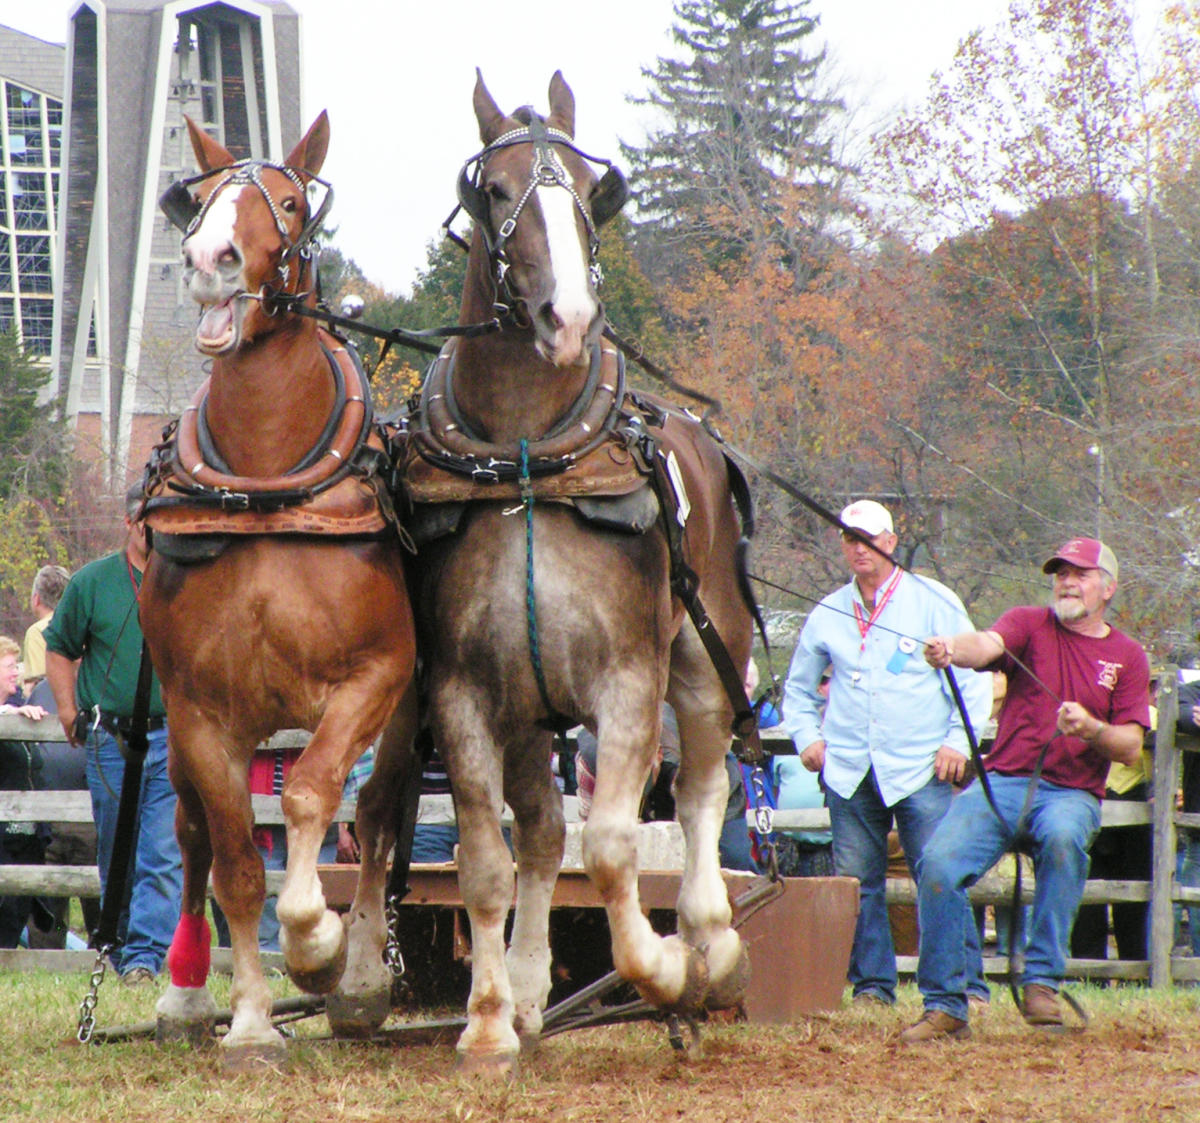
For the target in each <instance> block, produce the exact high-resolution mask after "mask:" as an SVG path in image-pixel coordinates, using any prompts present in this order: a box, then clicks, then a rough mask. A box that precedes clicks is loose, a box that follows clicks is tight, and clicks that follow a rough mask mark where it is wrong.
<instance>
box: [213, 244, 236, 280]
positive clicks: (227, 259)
mask: <svg viewBox="0 0 1200 1123" xmlns="http://www.w3.org/2000/svg"><path fill="white" fill-rule="evenodd" d="M217 265H218V267H219V268H220V269H221V271H222V272H224V273H236V272H238V271H239V270H240V269H241V268H242V255H241V254H240V253H239V252H238V248H237V246H232V245H230V246H226V247H225V249H224V250H222V251H221V254H220V256H218V258H217Z"/></svg>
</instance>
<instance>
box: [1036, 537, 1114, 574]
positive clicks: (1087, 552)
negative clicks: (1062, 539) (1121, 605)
mask: <svg viewBox="0 0 1200 1123" xmlns="http://www.w3.org/2000/svg"><path fill="white" fill-rule="evenodd" d="M1062 562H1067V563H1068V564H1070V565H1077V566H1079V568H1080V569H1102V570H1104V572H1105V573H1107V574H1108V575H1109V576H1110V577H1111V578H1112V579H1113V580H1114V581H1115V580H1116V579H1117V555H1116V554H1114V553H1113V552H1112V550H1110V549H1109V548H1108V547H1107V546H1106V545H1105V544H1104V543H1103V542H1101V541H1099V540H1098V539H1096V538H1072V539H1071V541H1070V542H1068V543H1067V544H1066V545H1065V546H1062V547H1060V548H1059V549H1058V550H1057V551H1056V552H1055V554H1054V556H1053V557H1052V558H1050V559H1049V561H1047V562H1046V564H1045V565H1044V566H1042V572H1043V573H1054V572H1056V571H1057V570H1058V567H1059V565H1060V564H1061V563H1062Z"/></svg>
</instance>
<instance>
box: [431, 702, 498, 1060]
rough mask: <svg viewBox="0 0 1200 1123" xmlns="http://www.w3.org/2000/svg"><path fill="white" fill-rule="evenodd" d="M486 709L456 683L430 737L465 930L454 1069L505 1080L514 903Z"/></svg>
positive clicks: (439, 707) (438, 706)
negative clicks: (444, 795)
mask: <svg viewBox="0 0 1200 1123" xmlns="http://www.w3.org/2000/svg"><path fill="white" fill-rule="evenodd" d="M486 709H487V704H486V702H481V701H479V700H477V699H476V698H475V696H474V695H473V694H472V692H471V691H470V690H469V688H467V687H465V686H462V685H461V684H460V683H459V682H458V681H457V680H456V681H453V682H447V681H443V682H442V683H441V684H439V686H437V687H435V692H434V697H433V710H432V712H433V715H434V724H433V733H434V741H435V744H436V745H437V746H438V750H439V752H440V753H441V754H442V759H443V760H444V761H445V763H446V771H447V774H448V775H449V777H450V786H451V788H452V789H453V791H454V811H455V815H456V817H457V819H458V834H459V846H458V890H459V894H460V896H461V897H462V900H463V905H464V906H465V907H466V910H467V917H468V919H469V920H470V924H471V993H470V995H469V996H468V998H467V1027H466V1029H464V1030H463V1032H462V1034H461V1035H460V1036H459V1039H458V1044H457V1050H458V1060H459V1067H460V1068H461V1069H463V1070H464V1071H467V1072H479V1073H481V1074H485V1075H492V1074H494V1075H505V1074H508V1073H511V1072H512V1071H513V1069H514V1068H515V1066H516V1062H517V1057H518V1054H519V1053H520V1040H519V1039H518V1037H517V1034H516V1031H515V1029H514V1028H513V994H512V986H511V983H510V981H509V977H508V968H507V964H506V962H505V954H504V925H505V921H506V920H507V919H508V911H509V909H510V908H511V907H512V902H513V881H514V878H513V861H512V854H510V853H509V849H508V845H507V844H506V843H505V841H504V835H503V833H502V831H501V829H500V813H501V811H502V809H503V800H502V799H501V792H502V790H503V775H502V767H501V752H500V748H499V746H498V745H497V743H496V740H495V737H494V736H493V735H492V732H491V730H490V728H489V726H488V723H487V720H486V718H485V711H486Z"/></svg>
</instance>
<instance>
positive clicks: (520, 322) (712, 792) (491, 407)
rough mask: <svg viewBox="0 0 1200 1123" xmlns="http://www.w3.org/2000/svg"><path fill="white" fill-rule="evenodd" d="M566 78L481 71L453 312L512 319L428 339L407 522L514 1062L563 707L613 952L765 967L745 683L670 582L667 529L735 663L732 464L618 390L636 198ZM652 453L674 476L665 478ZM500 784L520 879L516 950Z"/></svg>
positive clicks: (464, 181)
mask: <svg viewBox="0 0 1200 1123" xmlns="http://www.w3.org/2000/svg"><path fill="white" fill-rule="evenodd" d="M549 96H550V109H551V112H550V115H549V117H548V118H545V119H542V118H541V117H539V116H537V115H536V114H534V113H533V112H532V111H531V110H528V109H525V110H518V111H517V113H516V114H515V115H514V116H507V115H505V114H504V113H503V112H501V111H500V110H499V109H498V108H497V107H496V104H495V102H494V101H493V99H492V97H491V95H490V94H489V93H488V91H487V89H486V87H485V86H484V84H483V80H482V77H479V79H478V81H477V84H476V87H475V94H474V106H475V115H476V118H477V120H478V123H479V130H480V136H481V138H482V140H483V143H484V148H483V150H482V151H481V152H480V153H479V154H478V155H477V156H475V157H473V158H472V159H471V160H470V161H468V163H467V165H466V166H465V167H464V169H463V173H462V175H461V177H460V180H459V198H460V201H461V203H462V205H463V207H464V208H465V209H467V210H468V212H470V213H471V214H472V216H473V218H474V220H475V229H474V234H473V240H472V242H471V247H470V257H469V261H468V265H467V278H466V287H465V293H464V297H463V302H462V317H461V318H462V321H463V322H464V323H475V322H479V321H483V320H487V319H489V318H490V317H492V316H493V315H494V311H493V309H494V307H495V306H496V305H497V304H500V305H501V306H502V308H507V311H506V312H504V314H503V317H502V318H503V320H504V322H505V324H506V327H505V329H504V330H503V331H501V332H499V333H498V334H493V335H484V336H478V337H467V338H463V339H461V340H459V341H458V342H457V343H455V344H453V345H451V346H449V347H448V348H447V349H446V350H444V351H443V353H442V355H441V356H440V357H439V359H438V360H437V361H436V362H435V364H434V367H433V368H432V370H431V372H430V375H429V377H428V378H427V380H426V384H425V389H424V396H423V402H422V406H421V410H420V412H419V414H418V415H417V416H416V417H415V418H414V420H413V432H412V436H411V439H410V456H409V460H408V472H409V474H408V478H407V482H406V487H407V489H408V493H409V498H410V500H411V501H412V502H413V504H414V533H415V534H416V535H417V537H418V541H419V542H426V543H427V544H425V545H423V546H422V548H421V551H420V556H419V559H418V584H417V588H419V595H418V596H416V597H415V603H416V604H417V605H418V607H419V612H418V627H419V629H420V635H421V639H422V642H425V641H426V640H427V641H428V644H429V647H428V653H429V660H430V698H429V701H430V707H431V724H432V728H433V733H434V738H435V741H436V744H437V745H438V746H439V747H440V749H441V751H442V753H443V754H444V759H445V762H446V767H447V770H448V772H449V775H450V779H451V783H452V787H453V789H454V801H455V809H456V812H457V816H458V825H459V831H460V837H461V847H460V859H459V886H460V891H461V893H462V898H463V901H464V903H465V905H466V907H467V911H468V913H469V916H470V922H471V939H472V985H471V994H470V998H469V1003H468V1023H467V1027H466V1029H465V1030H464V1032H463V1034H462V1036H461V1038H460V1039H459V1042H458V1050H459V1057H460V1060H461V1061H462V1062H463V1063H464V1064H465V1065H467V1066H468V1067H481V1068H485V1069H496V1070H500V1071H504V1070H507V1069H509V1068H511V1066H512V1065H513V1063H514V1062H515V1058H516V1056H517V1053H518V1050H519V1047H520V1045H521V1044H522V1043H526V1044H528V1043H530V1042H531V1041H533V1040H536V1038H537V1037H538V1035H539V1033H540V1031H541V1027H542V1010H543V1008H544V1006H545V1003H546V999H547V996H548V993H549V989H550V951H549V945H548V938H547V933H548V916H549V909H550V901H551V895H552V892H553V887H554V882H555V878H556V877H557V874H558V869H559V866H560V864H561V860H562V854H563V845H564V834H565V831H564V820H563V810H562V800H561V797H560V796H559V794H558V791H557V789H556V788H555V785H554V782H553V779H552V777H551V774H550V768H549V758H550V733H549V732H548V731H547V728H546V726H547V725H548V724H551V725H554V724H557V725H558V726H559V727H563V726H567V725H570V724H572V723H575V722H580V723H582V724H583V725H585V726H586V727H588V728H589V729H591V730H593V731H594V732H595V733H596V735H597V738H598V742H599V750H598V751H599V764H598V773H597V777H596V789H595V798H594V802H593V805H592V809H591V814H590V817H589V818H588V821H587V824H586V827H585V829H584V834H583V855H584V863H585V865H586V868H587V872H588V874H589V875H590V877H591V879H592V881H593V882H594V883H595V884H596V886H597V887H598V889H599V891H600V893H601V895H602V897H603V900H604V903H605V907H606V909H607V914H608V920H609V925H610V929H611V932H612V946H613V961H614V963H615V966H616V968H617V970H618V971H619V972H620V974H621V975H622V976H623V977H624V978H625V979H627V980H629V981H630V982H632V983H633V984H634V985H635V986H636V987H637V989H638V991H639V992H640V993H641V994H642V996H643V997H645V998H647V999H648V1000H650V1001H651V1002H652V1003H654V1004H655V1005H656V1006H658V1007H660V1008H663V1009H669V1010H679V1011H694V1010H697V1009H699V1008H700V1007H702V1006H706V1005H707V1006H709V1007H717V1006H727V1005H730V1004H733V1003H735V1002H737V1001H738V1000H739V998H740V996H741V993H742V991H743V989H744V986H745V983H746V979H747V961H746V955H745V951H744V949H743V947H742V945H741V942H740V940H739V937H738V936H737V934H736V932H735V931H734V930H733V928H732V927H731V924H730V920H731V916H730V907H729V902H728V897H727V893H726V889H725V885H724V883H723V881H722V878H721V876H720V871H719V867H718V858H717V839H718V835H719V833H720V829H721V823H722V811H723V808H724V806H725V803H726V800H727V797H728V781H727V778H726V771H725V767H724V758H725V755H726V752H727V751H728V748H729V744H730V727H731V720H732V717H733V712H734V707H733V704H732V703H731V701H730V698H729V696H728V694H727V692H726V690H725V689H723V687H722V682H721V679H720V678H719V676H718V674H717V672H716V671H715V670H714V665H713V663H712V661H711V660H710V658H709V655H708V654H707V653H706V650H705V647H704V645H703V643H702V640H701V638H700V635H699V633H698V631H697V628H696V627H695V626H694V625H693V624H692V622H691V620H690V618H689V616H688V615H687V614H686V613H685V607H684V604H683V602H682V601H681V600H680V599H679V598H678V597H677V596H675V595H674V594H673V592H672V585H671V578H672V575H673V572H674V571H673V567H672V560H671V555H672V550H671V538H672V537H675V538H676V539H678V540H680V548H681V550H682V554H683V556H684V558H685V559H686V564H687V566H689V567H690V569H691V571H693V576H694V579H695V582H696V587H697V588H698V590H699V594H700V597H701V598H702V601H703V604H704V605H705V606H706V607H707V610H708V615H709V619H710V621H711V626H712V627H714V628H715V630H716V632H717V633H718V634H719V635H720V636H721V637H723V638H724V641H725V644H726V645H727V651H728V654H729V656H730V657H731V658H730V663H731V666H730V668H729V669H730V670H731V671H733V670H734V669H736V674H737V675H738V681H739V682H740V681H741V678H740V676H741V674H742V672H743V671H744V670H745V667H746V663H747V659H748V657H749V649H750V636H751V614H750V610H749V607H748V605H747V604H746V602H745V601H744V600H743V598H742V596H741V594H740V591H739V588H740V587H739V566H738V562H737V544H738V541H739V535H740V530H739V523H738V517H737V513H736V511H735V506H734V502H733V500H732V497H731V482H730V473H729V470H728V469H727V465H726V462H725V459H724V457H723V456H722V453H721V451H720V448H719V446H718V445H717V444H716V442H715V441H713V439H712V438H711V437H709V435H708V434H707V433H706V432H705V431H704V429H703V428H702V427H701V426H700V425H699V424H698V423H696V422H695V420H694V419H692V418H691V417H690V416H688V415H686V414H684V413H683V412H682V411H679V410H676V409H673V408H671V407H669V406H667V405H666V404H665V403H662V402H658V401H656V400H653V399H647V398H645V397H642V398H639V399H638V404H637V405H636V406H635V405H634V404H633V402H632V399H629V398H627V397H626V395H625V392H624V389H623V369H622V368H621V366H620V363H619V360H618V356H617V355H616V354H615V352H614V351H613V350H612V349H611V348H610V347H608V346H607V345H605V344H602V343H601V340H600V333H601V330H602V327H603V323H604V313H603V307H602V305H601V303H600V300H599V297H598V295H597V292H596V283H597V280H598V269H597V267H596V257H595V255H596V250H597V248H598V242H597V234H596V231H597V227H598V226H599V225H601V224H602V222H603V221H604V220H606V219H607V218H610V217H612V215H613V214H614V213H615V212H616V210H617V209H619V207H620V205H621V202H622V201H623V199H624V194H625V188H624V181H623V180H622V179H621V178H620V175H619V173H618V172H616V171H615V169H612V168H611V167H610V168H609V170H608V172H607V173H606V174H605V175H604V176H603V177H602V178H600V179H597V176H596V174H595V173H594V172H593V171H592V169H591V167H590V166H589V161H591V162H595V163H604V161H596V160H595V159H594V158H592V157H585V155H584V154H583V153H582V152H581V151H580V150H579V149H578V148H577V147H576V146H575V144H574V141H573V139H572V137H573V132H574V117H575V106H574V98H573V95H572V93H571V91H570V89H569V88H568V86H567V84H566V83H565V82H564V81H563V79H562V75H561V74H557V73H556V74H555V76H554V78H553V79H552V80H551V82H550V90H549ZM656 476H657V478H658V479H659V480H660V482H661V481H662V480H665V479H667V478H669V479H670V481H671V482H670V483H669V484H667V485H664V486H663V487H657V488H655V487H653V486H652V485H651V483H650V482H648V481H649V480H650V479H651V478H653V477H656ZM664 487H665V488H666V490H664ZM668 491H669V492H671V493H672V498H671V499H670V500H669V501H668V499H667V493H668ZM597 494H599V495H616V496H617V498H616V499H615V500H612V501H609V500H598V499H597V498H596V496H597ZM444 500H451V501H453V502H451V503H450V505H449V506H447V505H445V503H444V502H440V501H444ZM660 507H661V508H662V509H660ZM614 526H617V527H619V528H620V529H612V527H614ZM451 529H452V532H451V533H444V532H446V531H448V530H451ZM531 590H532V591H531ZM664 697H665V698H666V700H667V701H669V702H670V703H671V705H672V706H673V707H674V709H675V711H676V714H677V715H678V720H679V730H680V736H681V740H682V764H681V767H680V770H679V775H678V784H677V807H678V813H679V818H680V821H681V823H682V826H683V830H684V835H685V838H686V843H687V859H686V863H685V868H684V875H683V883H682V887H681V890H680V894H679V899H678V914H679V931H678V934H677V935H673V936H668V937H665V938H664V937H661V936H659V935H657V934H656V933H655V932H654V930H653V929H652V928H651V926H650V923H649V921H648V920H647V919H646V916H645V915H644V914H643V912H642V909H641V908H640V906H639V903H638V891H637V853H636V845H635V840H636V832H635V824H636V822H637V814H638V807H639V802H640V797H641V792H642V787H643V782H644V781H645V779H646V776H647V774H648V772H649V770H650V768H651V765H652V762H653V760H654V758H655V752H656V749H657V746H658V743H659V732H660V726H661V712H662V703H663V700H664ZM505 801H506V802H507V803H508V804H509V805H510V806H511V807H512V810H513V813H514V819H515V825H514V829H513V844H514V849H515V852H516V894H517V904H516V915H515V919H514V925H513V929H512V938H511V946H510V947H509V949H508V951H507V954H506V952H505V944H504V927H505V921H506V917H507V914H508V911H509V907H510V905H511V904H512V900H513V888H514V886H513V864H512V859H511V856H510V854H509V850H508V848H507V846H506V844H505V841H504V838H503V836H502V834H501V828H500V818H499V816H500V811H501V805H502V803H503V802H505Z"/></svg>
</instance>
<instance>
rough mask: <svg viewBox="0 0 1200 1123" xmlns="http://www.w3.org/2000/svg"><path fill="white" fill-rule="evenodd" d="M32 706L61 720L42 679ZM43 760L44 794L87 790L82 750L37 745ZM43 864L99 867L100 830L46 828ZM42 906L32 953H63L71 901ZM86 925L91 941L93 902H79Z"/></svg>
mask: <svg viewBox="0 0 1200 1123" xmlns="http://www.w3.org/2000/svg"><path fill="white" fill-rule="evenodd" d="M29 701H30V702H31V703H34V704H35V705H39V706H41V707H42V708H43V709H45V710H46V711H47V713H48V715H49V716H52V717H57V713H58V711H57V710H56V708H55V702H54V692H53V691H52V690H51V689H50V683H49V682H48V681H47V680H46V679H44V678H43V679H42V680H41V681H39V682H38V684H37V685H36V686H35V687H34V688H33V690H32V691H31V692H30V694H29ZM37 748H38V751H40V753H41V756H42V773H41V787H42V789H43V790H45V791H56V792H61V791H67V792H73V791H83V792H86V791H87V790H88V786H87V768H86V761H85V759H84V753H83V750H82V749H79V748H77V747H76V746H75V745H69V744H67V743H66V742H65V741H39V742H38V744H37ZM44 826H45V828H46V832H47V839H46V853H45V861H46V865H48V866H92V865H95V864H96V824H95V823H93V822H87V823H73V822H59V821H54V822H48V823H46V824H44ZM38 902H39V903H40V905H42V906H44V911H43V909H42V908H38V907H36V906H35V908H34V919H35V921H37V923H35V924H34V925H33V926H32V927H31V928H30V929H29V946H30V947H31V948H65V947H66V946H67V943H68V932H67V921H68V917H69V914H70V904H71V899H70V898H69V897H39V898H38ZM79 907H80V911H81V913H82V914H83V925H84V929H85V930H86V932H87V934H88V937H89V938H90V937H91V935H92V933H94V932H95V931H96V929H97V927H99V924H100V902H99V901H98V900H97V899H96V898H95V897H86V896H85V897H80V898H79Z"/></svg>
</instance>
